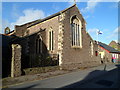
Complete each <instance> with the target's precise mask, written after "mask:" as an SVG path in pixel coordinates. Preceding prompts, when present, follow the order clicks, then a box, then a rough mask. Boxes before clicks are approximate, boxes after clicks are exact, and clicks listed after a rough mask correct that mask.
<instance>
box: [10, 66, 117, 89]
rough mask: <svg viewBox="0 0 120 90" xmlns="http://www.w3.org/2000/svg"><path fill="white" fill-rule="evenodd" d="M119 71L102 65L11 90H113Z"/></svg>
mask: <svg viewBox="0 0 120 90" xmlns="http://www.w3.org/2000/svg"><path fill="white" fill-rule="evenodd" d="M117 81H118V69H117V67H116V66H115V65H107V66H106V65H102V66H98V67H94V68H90V69H87V70H82V71H75V72H72V73H68V74H64V75H60V76H55V77H52V78H48V79H44V80H37V81H33V82H28V83H23V84H20V85H15V86H11V87H9V88H14V89H15V90H18V88H22V90H23V88H24V89H25V90H28V89H29V90H30V89H31V88H59V89H61V88H97V87H99V88H103V87H104V88H112V87H115V88H117V87H118V85H117V84H118V82H117Z"/></svg>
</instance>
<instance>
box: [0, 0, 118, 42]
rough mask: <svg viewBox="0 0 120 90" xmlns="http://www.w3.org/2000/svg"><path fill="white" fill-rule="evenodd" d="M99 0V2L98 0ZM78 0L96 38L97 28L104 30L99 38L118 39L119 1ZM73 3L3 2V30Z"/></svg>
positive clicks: (103, 39) (102, 39) (91, 33)
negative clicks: (92, 0)
mask: <svg viewBox="0 0 120 90" xmlns="http://www.w3.org/2000/svg"><path fill="white" fill-rule="evenodd" d="M98 1H99V2H98ZM101 1H102V0H95V2H91V0H88V1H87V2H77V7H78V8H79V10H80V12H81V13H82V15H83V17H84V18H85V20H86V22H87V25H86V27H87V28H86V29H87V31H88V33H89V34H90V35H91V37H92V38H93V39H94V40H97V34H96V31H97V30H101V31H102V32H103V34H102V35H99V37H98V40H99V41H101V42H103V43H106V44H109V42H110V41H111V40H118V2H101ZM71 5H73V2H2V30H1V31H0V33H4V28H5V27H7V26H8V27H10V29H11V31H12V30H14V25H21V24H24V23H27V22H30V21H33V20H36V19H40V18H45V17H47V16H49V15H52V14H54V13H57V12H59V11H61V10H63V9H65V8H68V7H70V6H71Z"/></svg>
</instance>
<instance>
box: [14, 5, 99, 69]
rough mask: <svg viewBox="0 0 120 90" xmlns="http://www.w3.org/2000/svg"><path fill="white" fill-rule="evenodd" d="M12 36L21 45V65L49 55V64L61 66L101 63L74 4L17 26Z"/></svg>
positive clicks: (30, 65) (32, 63)
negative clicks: (50, 62)
mask: <svg viewBox="0 0 120 90" xmlns="http://www.w3.org/2000/svg"><path fill="white" fill-rule="evenodd" d="M14 35H15V36H16V37H17V39H16V40H14V41H13V42H15V43H18V44H20V45H21V46H22V62H23V64H25V65H22V66H23V68H27V67H33V66H36V63H37V64H39V63H40V61H39V60H43V61H44V60H45V59H48V60H49V59H50V58H52V61H53V62H52V64H55V63H56V64H58V65H59V66H61V67H64V68H66V67H67V68H68V67H69V66H70V68H72V67H79V66H81V65H87V64H89V65H90V64H92V65H94V64H99V62H100V61H99V57H97V45H96V44H95V42H94V41H93V39H92V38H91V37H90V35H89V34H88V32H87V31H86V21H85V19H84V18H83V16H82V14H81V13H80V11H79V9H78V7H77V6H76V4H74V5H72V6H71V7H69V8H67V9H65V10H62V11H60V12H58V13H55V14H53V15H51V16H48V17H46V18H44V19H40V20H36V21H33V22H29V23H26V24H24V25H20V26H18V25H16V26H15V30H14ZM36 60H37V61H36ZM42 65H43V64H42Z"/></svg>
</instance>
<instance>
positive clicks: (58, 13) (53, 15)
mask: <svg viewBox="0 0 120 90" xmlns="http://www.w3.org/2000/svg"><path fill="white" fill-rule="evenodd" d="M74 6H76V4H73V5H72V6H70V7H68V8H66V9H64V10H61V11H59V12H57V13H54V14H52V15H50V16H48V17H45V18H43V19H41V20H40V19H38V22H36V23H34V24H32V25H29V26H28V27H27V28H29V27H31V26H33V25H36V24H38V23H41V22H43V21H45V20H47V19H50V18H52V17H55V16H58V15H60V14H61V13H63V12H65V11H66V10H68V9H70V8H72V7H74ZM36 21H37V20H36Z"/></svg>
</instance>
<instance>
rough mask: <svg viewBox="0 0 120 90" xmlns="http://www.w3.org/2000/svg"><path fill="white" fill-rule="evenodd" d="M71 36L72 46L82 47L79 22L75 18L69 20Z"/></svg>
mask: <svg viewBox="0 0 120 90" xmlns="http://www.w3.org/2000/svg"><path fill="white" fill-rule="evenodd" d="M71 36H72V40H71V41H72V46H73V47H82V36H81V21H80V20H79V19H78V18H77V16H73V17H72V18H71Z"/></svg>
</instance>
